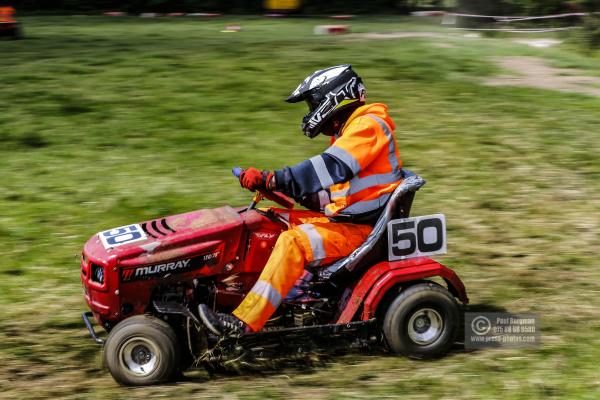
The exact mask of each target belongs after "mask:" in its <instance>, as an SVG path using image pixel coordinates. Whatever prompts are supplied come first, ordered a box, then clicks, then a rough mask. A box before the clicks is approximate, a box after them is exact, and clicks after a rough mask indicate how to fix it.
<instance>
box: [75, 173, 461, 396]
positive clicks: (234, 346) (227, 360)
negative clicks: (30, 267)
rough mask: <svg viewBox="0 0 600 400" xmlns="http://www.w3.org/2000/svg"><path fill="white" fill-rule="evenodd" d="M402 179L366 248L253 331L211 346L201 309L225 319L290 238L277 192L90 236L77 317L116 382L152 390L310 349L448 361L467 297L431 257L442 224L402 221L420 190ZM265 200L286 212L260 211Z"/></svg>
mask: <svg viewBox="0 0 600 400" xmlns="http://www.w3.org/2000/svg"><path fill="white" fill-rule="evenodd" d="M239 172H240V170H239V169H237V170H234V174H239ZM403 172H404V176H405V178H404V180H403V182H402V183H401V184H400V185H399V186H398V187H397V188H396V190H395V191H394V193H393V194H392V196H391V197H390V200H389V201H388V204H387V206H386V208H385V210H384V212H383V213H382V214H381V216H380V217H379V219H378V221H377V223H376V224H375V225H374V227H373V231H372V232H371V234H370V236H369V237H368V238H367V240H366V241H365V242H364V243H363V244H362V245H361V246H359V247H358V248H357V249H356V250H355V251H354V252H352V254H350V255H349V256H348V257H346V258H343V259H341V260H339V261H337V262H335V263H333V264H331V265H326V266H319V267H316V268H314V269H312V270H309V271H307V272H306V274H305V275H304V276H303V278H302V279H301V280H299V281H298V282H297V284H296V287H294V289H292V291H291V292H290V294H288V296H287V297H286V299H285V300H284V302H283V304H282V305H281V306H280V307H279V309H278V310H277V312H276V313H275V314H274V315H273V317H272V318H271V320H269V322H268V323H267V325H266V326H265V328H264V329H263V330H262V331H260V332H255V333H245V334H242V335H239V336H234V337H224V338H222V337H221V338H218V337H215V336H212V334H210V333H209V332H208V331H207V329H205V327H204V326H203V325H202V323H201V322H200V320H199V318H198V311H197V309H198V305H199V304H202V303H204V304H209V305H212V307H213V308H214V310H216V311H219V312H230V311H232V310H233V309H234V308H235V307H236V306H237V305H238V304H239V303H240V302H241V301H242V299H243V298H244V296H245V294H246V293H247V292H248V291H249V290H250V289H251V288H252V286H253V284H254V282H255V281H256V280H257V278H258V276H259V274H260V272H261V270H262V269H263V267H264V265H265V263H266V261H267V259H268V258H269V255H270V253H271V251H272V249H273V246H274V244H275V242H276V240H277V238H278V236H279V234H280V233H281V232H282V231H284V230H286V229H287V228H288V224H287V222H286V220H285V219H284V218H283V217H282V214H283V213H285V211H286V209H289V208H292V207H293V206H294V203H293V201H292V200H291V199H289V198H287V197H286V196H284V195H283V194H281V193H278V192H270V191H264V190H263V191H259V192H257V194H256V196H255V197H254V199H253V201H252V203H251V204H250V206H249V207H241V208H232V207H229V206H223V207H219V208H215V209H206V210H198V211H193V212H189V213H185V214H179V215H174V216H169V217H165V218H158V219H155V220H152V221H146V222H142V223H140V224H132V225H127V226H123V227H119V228H114V229H111V230H108V231H104V232H100V233H98V234H96V235H94V236H92V238H91V239H90V240H89V241H88V242H87V243H86V245H85V247H84V249H83V254H82V259H81V280H82V282H83V287H84V291H85V299H86V302H87V304H88V306H89V307H90V309H91V311H88V312H85V313H83V319H84V322H85V324H86V326H87V328H88V330H89V332H90V334H91V336H92V338H93V339H94V340H95V341H96V342H97V343H99V344H102V345H103V346H104V357H103V359H104V364H105V366H106V367H107V368H108V370H109V371H110V373H111V374H112V376H113V377H114V379H115V380H116V381H118V382H119V383H121V384H125V385H150V384H155V383H159V382H164V381H167V380H170V379H173V378H175V377H177V376H180V373H181V372H182V371H184V370H186V369H188V368H190V367H192V366H202V367H205V368H207V369H208V370H209V371H215V370H222V369H227V368H233V367H234V366H235V368H239V366H247V367H248V366H253V365H257V366H258V365H261V363H262V364H265V363H269V362H272V361H274V360H276V359H277V358H281V357H289V356H290V355H294V356H296V357H297V356H298V355H299V354H306V353H308V352H310V351H311V349H315V348H326V349H328V350H331V349H347V348H357V347H358V348H360V347H372V346H374V345H381V346H384V347H385V348H387V349H389V350H390V351H391V352H394V353H398V354H404V355H408V356H412V357H419V358H425V357H437V356H441V355H443V354H445V353H446V352H447V351H448V350H449V348H450V346H452V344H453V343H454V339H455V337H456V334H457V331H458V327H459V320H460V306H459V302H462V303H465V304H466V303H467V302H468V299H467V295H466V291H465V287H464V285H463V283H462V282H461V280H460V279H459V278H458V276H457V275H456V274H455V273H454V272H453V271H452V270H451V269H449V268H447V267H445V266H444V265H442V264H440V263H438V262H436V261H434V260H432V259H431V258H428V256H431V255H434V254H441V253H445V251H446V231H445V220H444V217H443V215H441V214H437V215H430V216H422V217H416V218H409V212H410V208H411V204H412V201H413V197H414V194H415V192H416V191H417V190H418V189H419V188H420V187H421V186H423V185H424V184H425V181H424V180H423V179H422V178H420V177H419V176H416V175H415V174H412V173H410V172H408V171H403ZM263 198H267V199H269V200H272V201H274V202H276V203H278V204H280V205H281V206H282V207H283V209H279V208H269V209H258V208H256V205H257V204H258V203H259V201H260V200H262V199H263ZM434 278H436V279H437V280H438V281H440V282H442V283H443V284H440V283H436V282H435V281H434V280H433V279H434ZM457 299H458V301H457ZM91 317H93V318H94V319H95V320H96V322H97V323H98V324H100V325H101V326H102V327H103V328H104V329H105V330H106V331H107V332H108V337H107V338H106V340H104V339H101V338H99V337H98V336H97V334H96V332H95V331H94V328H93V326H92V322H91ZM261 368H263V366H261Z"/></svg>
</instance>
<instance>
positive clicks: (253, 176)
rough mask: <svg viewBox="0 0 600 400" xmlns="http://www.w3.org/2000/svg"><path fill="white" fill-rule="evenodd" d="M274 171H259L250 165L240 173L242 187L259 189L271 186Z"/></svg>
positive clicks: (252, 189)
mask: <svg viewBox="0 0 600 400" xmlns="http://www.w3.org/2000/svg"><path fill="white" fill-rule="evenodd" d="M272 178H273V173H272V172H270V171H259V170H258V169H256V168H253V167H250V168H248V169H246V170H244V171H243V172H242V173H241V174H240V185H242V187H244V188H246V189H248V190H251V191H253V192H254V191H255V190H257V189H267V188H269V187H270V186H271V181H272Z"/></svg>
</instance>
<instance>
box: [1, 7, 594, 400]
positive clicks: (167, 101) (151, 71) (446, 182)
mask: <svg viewBox="0 0 600 400" xmlns="http://www.w3.org/2000/svg"><path fill="white" fill-rule="evenodd" d="M234 22H241V25H242V29H243V30H242V32H240V33H237V34H224V33H221V32H220V30H221V29H222V28H223V27H224V26H225V25H226V24H228V23H234ZM317 23H328V22H327V21H325V20H314V19H301V20H300V19H298V20H291V19H290V20H266V19H262V18H250V17H245V18H232V17H227V18H224V19H216V20H211V21H199V20H187V19H182V20H176V19H165V20H142V19H137V18H123V19H109V18H101V17H30V18H24V27H25V32H26V35H27V37H28V39H27V40H23V41H17V42H9V41H2V42H0V54H1V56H0V171H1V175H0V255H1V260H2V261H1V262H0V393H1V394H0V397H1V398H15V399H17V398H18V399H22V398H38V399H39V398H73V399H75V398H86V399H90V398H92V399H93V398H146V397H148V396H157V397H158V396H164V397H184V396H185V397H207V398H213V397H223V398H236V397H239V398H264V397H271V398H286V399H289V398H306V397H308V396H310V397H313V398H326V399H333V398H344V399H345V398H369V397H371V398H386V397H389V398H392V397H401V396H402V397H405V398H432V399H438V398H485V399H487V398H508V399H516V398H524V399H525V398H527V399H529V398H587V399H594V398H597V396H598V392H599V391H600V380H599V378H598V377H599V376H600V367H599V366H598V361H597V360H598V359H599V358H600V350H599V349H600V296H599V294H600V283H599V282H600V272H599V270H598V268H597V265H598V262H597V260H596V257H597V251H598V248H600V240H599V237H598V232H599V225H600V217H599V215H600V200H599V198H600V179H599V172H600V162H599V159H598V154H599V151H600V139H599V137H598V127H599V126H600V114H599V111H598V110H599V106H600V99H598V98H594V97H586V96H583V95H576V94H567V93H559V92H553V91H543V90H537V89H525V88H508V87H486V86H482V85H480V84H479V81H480V80H481V79H482V78H483V77H486V76H491V75H493V74H495V73H497V72H498V71H497V69H496V67H495V66H494V63H493V62H491V57H502V56H513V55H533V56H539V57H544V58H546V59H547V60H548V62H549V63H551V64H553V65H557V66H569V67H579V68H581V69H582V73H583V74H590V75H593V74H597V73H598V72H597V71H599V70H600V69H599V67H600V60H599V59H598V58H595V57H593V56H584V55H580V54H579V53H576V52H575V51H573V50H572V49H570V48H568V47H566V46H565V47H557V48H553V49H539V50H534V49H530V48H527V47H524V46H521V45H517V44H514V43H511V42H510V41H508V40H506V39H505V38H497V39H486V38H479V39H476V38H466V37H464V36H463V35H462V34H460V33H452V34H447V35H446V36H445V37H441V38H440V37H435V36H432V37H423V38H402V39H390V40H366V39H364V38H360V37H347V36H340V37H316V36H313V35H312V27H313V26H314V25H315V24H317ZM351 23H352V27H353V30H354V31H355V32H374V31H377V32H392V31H427V32H429V31H433V32H441V29H440V28H439V27H438V26H437V25H428V24H424V23H422V22H419V21H415V20H406V19H396V18H367V19H358V20H354V21H352V22H351ZM337 63H352V64H353V65H354V66H355V68H356V69H357V70H358V71H359V72H360V74H361V75H362V76H363V78H364V79H365V81H366V84H367V87H368V90H369V98H370V100H371V101H382V102H386V103H388V104H389V106H390V109H391V113H392V116H393V117H394V119H395V120H396V122H397V124H398V128H397V137H398V140H399V143H400V147H401V152H402V156H403V159H404V160H405V165H406V166H407V167H408V168H410V169H413V170H415V171H417V172H418V173H420V174H421V175H423V176H424V177H425V178H426V179H427V180H428V184H427V186H425V188H424V189H423V190H422V191H420V192H419V194H418V196H417V198H416V201H415V205H414V208H413V210H414V213H415V214H426V213H433V212H443V213H445V214H446V218H447V221H448V229H449V240H450V243H449V254H448V256H446V257H444V258H443V260H444V261H445V262H446V263H448V264H449V265H451V266H453V267H454V268H455V269H456V270H457V272H458V273H459V274H460V275H461V277H462V278H463V280H464V281H465V283H466V284H467V288H468V290H469V295H470V297H471V299H472V301H473V302H474V303H475V304H484V305H491V306H495V307H499V308H505V309H507V310H509V311H515V312H519V311H521V312H524V311H531V312H537V313H539V314H540V315H541V321H542V342H543V343H542V345H541V346H540V347H538V348H534V349H527V350H514V349H496V350H485V351H478V352H474V353H463V352H455V353H453V354H451V355H450V356H448V357H447V358H444V359H442V360H437V361H433V362H418V361H413V360H408V359H404V358H394V357H388V356H382V355H381V354H377V355H372V356H369V355H349V356H345V357H341V358H338V359H333V360H331V361H330V362H329V363H327V364H326V365H325V366H321V367H317V368H313V369H307V370H306V371H300V372H298V371H276V372H273V373H269V374H267V375H265V376H256V375H250V376H240V377H220V378H216V379H209V377H208V375H206V374H204V373H202V372H195V373H193V374H191V375H190V379H189V380H187V381H185V382H182V383H179V384H173V385H165V386H159V387H152V388H140V389H129V388H121V387H119V386H117V385H116V384H115V383H114V382H113V381H112V379H111V378H110V376H109V375H108V373H107V372H106V371H105V370H103V369H102V366H101V363H100V357H99V354H100V349H99V348H98V347H97V346H96V345H94V344H93V343H92V342H91V340H89V338H88V335H87V332H86V331H85V329H84V327H83V325H82V323H81V321H80V317H79V316H80V312H81V311H82V310H84V309H85V304H84V302H83V297H82V295H81V286H80V282H79V267H78V262H77V255H78V253H79V251H80V249H81V246H82V245H83V243H84V242H85V241H86V240H87V238H88V237H89V236H91V235H92V234H93V233H95V232H97V231H99V230H103V229H108V228H110V227H113V226H119V225H122V224H124V223H128V222H135V221H140V220H144V219H149V218H154V217H157V216H160V215H166V214H171V213H178V212H185V211H189V210H193V209H196V208H202V207H214V206H218V205H221V204H235V205H239V204H245V203H246V202H247V201H248V199H249V198H250V195H249V194H248V193H246V192H244V191H242V190H241V189H240V188H239V185H238V184H237V183H236V182H235V180H234V179H233V178H232V177H231V176H230V168H231V166H233V165H243V166H247V165H255V166H257V167H262V168H275V167H280V166H282V165H285V164H292V163H295V162H298V161H301V160H303V159H305V158H306V157H309V156H311V155H314V154H315V153H317V152H319V151H320V150H321V149H323V148H324V147H325V146H326V143H327V142H326V139H325V138H317V139H315V140H313V141H310V140H308V139H307V138H305V137H303V136H302V135H301V133H300V132H299V121H300V119H301V117H302V115H303V113H304V112H305V110H304V107H303V106H293V105H287V104H285V103H283V101H282V99H283V98H284V97H285V96H286V95H287V94H288V92H289V91H291V90H292V89H293V88H294V87H295V85H296V84H297V83H298V82H299V80H300V79H302V78H303V77H304V76H305V75H306V74H308V73H309V72H312V71H313V70H314V69H316V68H318V67H322V66H327V65H332V64H337Z"/></svg>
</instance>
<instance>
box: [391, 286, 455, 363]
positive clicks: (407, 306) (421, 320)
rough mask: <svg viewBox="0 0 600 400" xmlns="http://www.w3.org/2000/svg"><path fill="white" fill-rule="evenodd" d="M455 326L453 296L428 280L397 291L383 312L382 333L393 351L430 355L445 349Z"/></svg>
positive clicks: (419, 355) (436, 355)
mask: <svg viewBox="0 0 600 400" xmlns="http://www.w3.org/2000/svg"><path fill="white" fill-rule="evenodd" d="M458 326H459V310H458V304H457V303H456V300H455V299H454V297H453V296H452V295H451V294H450V293H449V292H448V290H446V289H445V288H443V287H442V286H440V285H438V284H435V283H432V282H428V283H420V284H417V285H413V286H410V287H408V288H406V289H404V290H402V291H401V292H400V294H399V295H398V297H396V299H395V300H394V301H393V302H392V304H391V305H390V307H389V308H388V310H387V312H386V314H385V319H384V321H383V334H384V336H385V339H386V341H387V344H388V345H389V347H390V349H391V350H392V351H393V352H395V353H399V354H404V355H408V356H411V357H417V358H431V357H439V356H442V355H444V354H445V353H447V352H448V350H449V349H450V346H452V344H453V342H454V339H455V337H456V333H457V330H458Z"/></svg>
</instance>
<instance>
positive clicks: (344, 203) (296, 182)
mask: <svg viewBox="0 0 600 400" xmlns="http://www.w3.org/2000/svg"><path fill="white" fill-rule="evenodd" d="M394 128H395V125H394V122H393V121H392V120H391V118H390V117H389V115H388V113H387V106H386V105H385V104H380V103H374V104H367V105H364V106H362V107H359V108H357V109H356V110H355V111H354V112H353V113H352V114H351V115H350V117H349V118H348V120H347V121H346V123H345V124H344V126H343V127H342V129H341V131H340V134H339V135H338V136H337V137H335V138H332V144H331V146H330V147H329V148H328V149H327V150H325V152H323V153H322V154H319V155H317V156H315V157H312V158H310V159H309V160H305V161H303V162H301V163H300V164H297V165H295V166H293V167H286V168H284V169H283V170H279V171H275V181H276V185H277V190H280V191H282V192H284V193H286V194H288V195H290V196H292V197H294V198H295V199H296V200H301V199H303V198H305V197H307V196H314V195H315V194H318V198H319V201H320V206H321V209H322V210H323V212H324V213H325V215H327V216H330V217H337V216H340V217H356V216H361V215H367V214H370V213H376V212H377V210H379V209H382V208H383V207H384V206H385V204H386V203H387V201H388V199H389V197H390V195H391V193H392V192H393V191H394V189H396V187H397V186H398V184H399V183H400V182H401V181H402V161H401V160H400V153H399V151H398V145H397V143H396V139H395V137H394V133H393V130H394Z"/></svg>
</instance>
